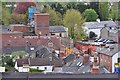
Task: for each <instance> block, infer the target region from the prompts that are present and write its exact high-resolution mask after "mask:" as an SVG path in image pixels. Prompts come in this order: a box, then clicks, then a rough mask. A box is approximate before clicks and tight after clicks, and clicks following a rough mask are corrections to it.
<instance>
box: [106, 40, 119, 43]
mask: <svg viewBox="0 0 120 80" xmlns="http://www.w3.org/2000/svg"><path fill="white" fill-rule="evenodd" d="M116 43H117V42H115V41H113V40H108V41H107V42H106V44H116Z"/></svg>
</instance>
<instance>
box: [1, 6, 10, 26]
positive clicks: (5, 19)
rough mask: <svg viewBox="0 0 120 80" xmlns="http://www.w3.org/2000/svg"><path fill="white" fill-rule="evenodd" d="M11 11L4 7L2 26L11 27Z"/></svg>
mask: <svg viewBox="0 0 120 80" xmlns="http://www.w3.org/2000/svg"><path fill="white" fill-rule="evenodd" d="M10 15H11V14H10V11H9V10H8V9H7V8H6V7H4V5H2V15H1V22H2V24H5V25H9V24H10Z"/></svg>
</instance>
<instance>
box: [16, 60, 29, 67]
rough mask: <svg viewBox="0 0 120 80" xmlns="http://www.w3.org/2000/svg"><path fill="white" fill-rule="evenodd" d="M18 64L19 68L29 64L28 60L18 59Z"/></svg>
mask: <svg viewBox="0 0 120 80" xmlns="http://www.w3.org/2000/svg"><path fill="white" fill-rule="evenodd" d="M16 62H17V66H18V67H21V66H23V64H29V61H28V59H16Z"/></svg>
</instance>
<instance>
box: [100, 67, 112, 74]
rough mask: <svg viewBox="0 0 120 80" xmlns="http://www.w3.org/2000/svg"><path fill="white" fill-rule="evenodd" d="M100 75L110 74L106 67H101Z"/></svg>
mask: <svg viewBox="0 0 120 80" xmlns="http://www.w3.org/2000/svg"><path fill="white" fill-rule="evenodd" d="M99 71H100V73H110V71H108V70H107V69H106V68H105V67H99Z"/></svg>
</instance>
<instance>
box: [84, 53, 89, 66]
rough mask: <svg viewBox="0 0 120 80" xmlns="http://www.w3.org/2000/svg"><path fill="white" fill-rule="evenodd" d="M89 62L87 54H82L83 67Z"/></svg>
mask: <svg viewBox="0 0 120 80" xmlns="http://www.w3.org/2000/svg"><path fill="white" fill-rule="evenodd" d="M88 60H89V55H88V54H84V55H83V65H85V64H86V63H87V62H88Z"/></svg>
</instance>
